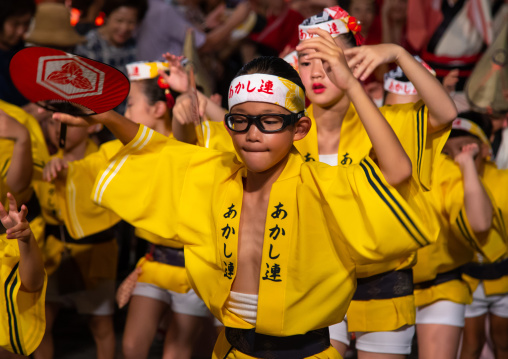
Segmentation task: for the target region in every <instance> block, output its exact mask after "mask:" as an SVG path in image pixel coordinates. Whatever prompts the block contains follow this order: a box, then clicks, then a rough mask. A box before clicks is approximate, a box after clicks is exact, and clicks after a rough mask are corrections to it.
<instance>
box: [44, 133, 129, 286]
mask: <svg viewBox="0 0 508 359" xmlns="http://www.w3.org/2000/svg"><path fill="white" fill-rule="evenodd" d="M97 150H98V147H97V145H96V144H95V143H94V142H93V141H92V140H88V142H87V146H86V151H85V157H86V156H89V155H91V154H93V153H95V152H97ZM55 156H56V157H59V158H62V157H63V152H62V151H61V150H60V151H59V152H58V153H57V154H56V155H55ZM110 156H113V153H110ZM79 162H80V161H76V162H70V163H69V168H68V175H67V179H66V180H65V181H63V180H58V179H57V180H55V181H54V183H48V182H45V181H42V179H41V180H37V181H35V183H34V188H35V190H36V192H37V196H38V197H39V201H40V203H41V207H42V213H43V216H44V218H45V221H46V223H47V224H48V225H57V226H60V225H64V226H65V228H66V229H67V231H68V233H69V235H70V236H71V237H72V238H70V239H75V240H79V239H83V238H85V237H87V236H90V235H94V234H97V233H100V232H102V231H105V230H107V229H109V228H111V227H113V226H114V225H115V224H116V223H117V222H118V221H119V220H120V218H119V217H118V216H117V215H116V214H115V213H113V212H111V211H109V210H107V209H105V208H102V207H99V206H97V205H96V204H95V203H93V202H92V201H91V200H90V193H91V190H92V186H93V184H92V181H91V179H93V178H94V177H93V174H90V173H88V172H87V170H84V169H83V168H82V167H80V165H81V164H80V163H79ZM65 249H67V250H69V251H70V254H71V256H72V257H73V259H74V260H75V262H76V264H77V265H78V267H79V270H80V273H81V275H82V278H83V280H84V284H85V286H86V288H87V289H90V288H93V287H94V286H95V285H96V284H97V281H98V280H100V279H115V278H116V267H117V265H116V263H117V258H118V246H117V242H116V239H114V237H111V240H109V241H106V242H102V243H97V244H75V243H64V242H63V241H61V240H59V239H57V238H56V237H55V236H53V235H48V236H47V237H46V239H45V242H44V246H43V255H44V262H45V263H44V264H45V267H46V270H47V272H48V274H49V275H51V274H53V273H54V272H55V271H56V270H57V268H58V267H59V265H60V262H61V259H62V254H63V252H64V250H65Z"/></svg>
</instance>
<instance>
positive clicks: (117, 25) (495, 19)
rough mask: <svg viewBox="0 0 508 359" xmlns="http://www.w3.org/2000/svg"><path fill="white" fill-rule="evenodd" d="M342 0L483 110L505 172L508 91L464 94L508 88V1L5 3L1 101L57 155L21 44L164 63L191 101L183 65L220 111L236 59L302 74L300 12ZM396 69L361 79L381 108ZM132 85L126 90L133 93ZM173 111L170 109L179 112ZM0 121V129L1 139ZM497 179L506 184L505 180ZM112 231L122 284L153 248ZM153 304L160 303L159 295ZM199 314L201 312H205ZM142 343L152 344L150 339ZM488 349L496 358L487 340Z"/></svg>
mask: <svg viewBox="0 0 508 359" xmlns="http://www.w3.org/2000/svg"><path fill="white" fill-rule="evenodd" d="M337 5H339V6H341V7H342V8H343V9H345V10H347V11H348V12H349V14H350V15H351V17H352V18H354V21H353V26H358V27H357V28H356V30H355V31H357V32H358V37H356V41H357V42H361V43H362V44H365V45H380V44H397V45H399V46H401V47H402V48H404V49H405V50H407V51H408V52H409V53H410V54H411V55H415V56H418V59H419V61H420V62H421V63H423V64H425V66H427V67H428V68H429V70H430V71H432V73H433V74H434V75H435V77H436V78H437V79H438V80H439V81H440V82H441V83H442V84H443V86H444V88H445V89H446V90H447V92H448V93H449V94H450V96H451V98H452V99H453V101H454V102H455V105H456V107H457V109H458V112H462V113H464V112H467V111H472V110H473V111H477V112H481V113H482V116H483V117H484V119H486V120H487V121H488V122H489V123H490V124H489V128H490V131H489V132H490V133H488V137H489V138H488V140H489V141H490V143H491V150H492V153H491V156H490V158H491V159H492V160H493V161H495V162H496V164H497V167H498V168H499V169H507V168H508V99H507V97H506V95H504V96H502V97H501V99H498V98H496V99H493V97H492V96H491V97H492V98H488V99H486V100H485V101H487V102H488V101H490V102H488V104H487V105H485V103H484V102H481V100H478V98H477V97H474V96H476V95H477V94H478V92H481V91H477V92H475V94H471V91H472V89H473V87H474V86H473V85H472V84H471V83H470V82H469V83H468V80H469V79H470V77H471V76H472V74H473V73H475V72H476V74H477V77H478V78H480V80H477V82H478V81H479V82H482V81H484V83H483V84H485V83H487V82H488V83H489V85H488V86H491V90H492V89H493V90H492V91H504V92H503V93H504V94H506V93H508V92H507V91H508V85H507V84H508V76H507V73H506V71H507V70H506V64H507V62H508V60H507V59H506V56H507V55H506V53H507V50H508V46H507V43H506V42H508V37H507V35H506V33H507V32H508V28H507V26H506V24H507V22H508V21H507V20H508V2H507V1H505V0H486V1H476V0H441V1H439V0H226V1H223V0H63V1H59V0H37V1H34V0H0V100H1V101H2V103H3V102H6V103H8V104H11V105H15V106H17V107H20V108H22V109H23V110H24V111H25V112H26V113H28V114H30V115H31V116H33V117H34V118H35V119H37V122H38V123H39V124H40V126H41V128H42V132H43V134H44V137H45V138H46V140H47V143H46V145H47V148H48V152H49V154H50V155H53V154H56V153H57V151H58V148H57V143H55V142H57V141H55V140H54V138H53V140H52V139H51V137H52V136H53V137H55V134H54V133H55V130H54V126H55V124H54V121H53V120H52V119H51V115H52V114H51V112H49V111H45V110H42V109H41V108H40V107H39V106H37V105H36V104H34V103H31V102H30V101H29V100H28V99H26V98H25V97H24V96H23V95H22V94H21V93H20V92H19V91H18V90H17V89H16V87H15V86H14V84H13V81H12V79H11V74H10V72H9V64H10V60H11V59H12V57H13V56H14V55H15V54H16V53H17V52H18V51H19V50H21V49H23V48H25V47H31V46H43V47H50V48H53V49H58V50H63V51H65V52H68V53H72V54H76V55H80V56H83V57H87V58H90V59H93V60H97V61H100V62H103V63H105V64H108V65H110V66H113V67H115V68H116V69H118V70H120V71H121V72H122V73H124V74H125V76H126V77H131V76H132V73H130V74H129V71H128V65H129V64H132V63H134V62H139V61H142V62H144V63H147V62H156V61H159V62H169V63H170V68H171V74H170V75H171V76H172V77H169V80H168V81H169V88H167V90H166V95H168V94H170V95H171V96H172V98H173V100H172V101H175V100H176V102H177V103H179V101H182V102H183V101H186V100H188V97H185V96H181V95H182V94H183V95H185V94H186V92H187V90H188V89H187V77H186V76H182V77H183V78H184V80H181V81H183V82H184V84H182V83H181V82H179V81H180V80H179V77H178V72H179V71H183V69H184V68H188V67H192V68H193V71H194V74H195V78H196V85H197V89H198V90H199V96H204V97H206V98H208V99H209V103H210V106H214V107H213V109H210V108H207V115H209V112H208V111H210V112H211V113H213V111H215V113H219V115H218V117H220V116H222V115H223V113H224V112H222V111H223V110H222V108H227V107H228V105H227V94H228V91H230V88H229V86H230V83H231V81H232V80H233V78H234V77H235V75H236V73H237V72H238V71H239V70H240V69H241V68H242V66H243V65H245V64H246V63H248V62H249V61H251V60H253V59H255V58H257V57H259V56H277V57H281V58H284V59H285V60H286V61H288V62H289V63H290V64H291V65H293V67H295V68H296V69H297V70H298V53H297V52H296V51H295V50H296V47H297V45H298V44H299V43H300V41H301V36H302V35H301V34H300V33H299V25H300V24H302V22H303V21H304V20H305V19H308V18H311V17H313V16H315V15H318V14H321V13H322V11H323V9H324V8H331V7H333V6H337ZM498 36H504V38H505V39H507V40H505V43H501V44H496V43H495V40H496V39H497V38H498ZM496 46H497V47H496ZM492 49H493V50H492ZM496 49H497V50H499V51H501V53H502V54H504V55H502V56H504V57H503V58H502V59H501V60H499V63H497V64H496V63H494V65H492V64H490V63H488V64H481V59H482V57H483V56H484V55H485V54H486V53H487V52H488V51H491V52H492V51H494V50H496ZM502 51H504V53H503V52H502ZM477 65H481V66H477ZM496 66H498V67H499V68H497V67H496ZM499 69H501V72H500V75H499V78H497V79H492V80H490V77H489V76H490V75H489V74H492V73H493V72H494V71H497V70H499ZM399 70H400V69H399ZM173 71H174V73H173ZM389 74H390V75H389ZM403 77H404V74H403V73H402V71H401V70H400V72H399V73H397V66H396V64H393V63H392V64H385V63H383V64H381V65H379V66H377V67H376V68H375V69H373V70H372V71H371V73H370V74H369V76H368V78H366V79H363V81H362V85H363V87H364V89H365V91H366V92H367V93H368V95H369V96H370V97H371V99H372V100H373V101H374V103H375V104H376V105H377V106H378V107H381V106H383V105H384V104H385V100H386V96H387V92H390V90H388V86H389V84H388V81H390V79H392V80H397V81H401V82H404V81H405V82H408V80H407V78H405V79H403ZM477 87H478V86H477ZM477 87H476V88H477ZM136 89H137V87H133V88H131V91H133V90H136ZM468 91H469V92H468ZM394 92H396V91H394ZM485 92H488V91H485ZM482 94H483V93H482ZM180 96H181V97H180ZM481 96H484V97H485V96H487V95H485V94H483V95H481ZM481 96H480V97H481ZM487 97H488V96H487ZM167 98H168V97H166V99H167ZM475 101H476V102H475ZM173 104H174V102H173ZM129 108H130V110H129ZM175 109H176V107H175ZM115 111H117V112H119V113H121V114H124V113H126V111H131V115H132V111H134V109H133V108H132V107H131V105H129V104H128V102H127V101H124V102H123V103H122V104H120V105H119V106H118V107H116V108H115ZM173 115H174V116H177V114H176V113H175V114H173ZM11 116H12V114H11ZM169 128H170V125H169ZM1 129H2V127H1V126H0V137H2V132H1ZM89 135H91V138H93V141H94V143H95V144H96V145H100V144H103V143H106V142H107V141H110V140H114V136H113V135H112V133H111V132H109V131H108V130H107V129H106V128H96V129H94V130H93V131H92V130H90V131H89V132H88V133H84V134H81V135H80V136H85V137H86V138H88V136H89ZM69 136H71V134H69ZM71 141H72V140H71ZM85 142H86V141H85ZM0 150H1V149H0ZM1 165H2V163H0V166H1ZM1 170H2V171H3V169H1ZM1 173H2V176H3V172H1ZM499 186H504V187H507V186H508V183H501V184H499ZM115 231H116V234H115V236H116V238H117V239H118V242H119V249H118V251H119V257H118V266H117V268H115V271H116V269H118V274H117V276H116V278H115V280H116V286H117V285H118V283H120V282H121V281H122V280H124V279H125V278H127V277H128V275H129V273H131V271H132V270H133V269H134V267H135V266H136V263H137V262H138V260H139V259H140V258H143V256H145V253H147V252H150V245H149V244H147V242H144V241H142V240H140V239H139V237H140V236H139V235H137V234H136V235H135V234H134V230H133V228H131V227H130V226H128V225H127V224H125V223H123V222H120V224H117V225H116V226H115ZM113 249H116V247H115V248H113ZM115 264H116V263H115ZM108 288H109V287H108ZM104 290H106V291H108V290H110V289H104ZM112 290H114V288H113V289H112ZM185 300H189V299H184V301H185ZM159 301H162V300H161V299H160V298H159ZM140 305H144V303H140ZM204 310H205V312H206V308H205V309H204ZM57 312H58V311H57V310H54V311H53V312H51V311H50V314H49V315H48V314H46V316H47V318H46V320H48V322H49V323H51V324H52V323H53V322H54V320H55V317H56V313H57ZM106 312H107V311H106ZM106 312H105V313H106ZM154 313H157V314H154V315H161V316H162V314H161V313H165V312H164V311H163V310H162V309H160V308H156V309H154ZM108 315H109V312H108ZM96 317H99V319H97V320H96V321H95V322H92V323H91V329H92V332H93V334H94V338H95V340H96V344H97V347H98V353H99V354H98V358H101V359H102V358H109V354H110V353H111V352H114V350H115V348H114V344H113V348H111V345H112V344H111V340H112V339H111V337H108V335H111V333H112V329H111V327H112V325H113V324H112V322H111V321H107V322H104V321H102V320H101V319H100V317H102V315H101V314H98V315H96ZM198 317H199V315H198ZM201 317H202V318H203V317H206V318H207V323H205V324H203V323H202V322H200V323H199V324H196V323H194V322H189V321H182V322H178V326H179V328H181V327H182V326H185V325H188V326H189V328H190V327H192V328H194V329H192V330H190V329H189V328H187V329H189V330H188V333H189V334H188V336H187V337H185V338H183V339H182V338H181V337H178V335H175V337H174V338H177V337H178V340H181V341H182V342H183V344H181V348H186V349H185V350H190V351H192V348H191V349H189V348H188V343H191V342H193V343H194V345H195V347H194V355H195V357H199V356H200V355H201V356H202V357H206V356H207V355H209V353H210V352H211V348H208V347H206V346H205V345H203V346H202V347H199V345H196V344H195V343H196V341H195V338H193V337H194V336H197V334H196V332H195V331H193V330H195V328H197V327H199V328H200V333H201V332H203V328H206V330H209V331H212V332H213V331H214V330H213V329H211V328H213V324H214V322H213V320H212V318H211V316H210V315H209V313H208V312H206V313H205V314H203V315H202V316H201ZM131 320H134V319H131ZM135 320H141V319H135ZM172 320H174V318H170V317H168V318H166V319H165V320H162V321H161V323H160V324H158V326H160V327H161V328H162V330H166V329H167V330H168V331H170V330H171V329H168V328H172V326H171V325H169V324H168V323H169V322H171V321H172ZM182 323H183V324H182ZM215 324H217V323H215ZM133 326H135V324H132V323H131V327H129V328H130V329H131V330H132V333H131V334H129V333H127V332H126V333H127V334H126V335H132V336H134V335H138V333H139V332H137V331H134V329H132V328H133ZM178 326H177V327H178ZM156 329H157V328H155V329H154V330H156ZM140 330H141V329H140ZM150 330H151V329H150ZM184 332H185V330H184ZM103 333H106V334H105V335H103ZM506 333H508V328H506ZM152 334H153V333H152ZM154 335H155V334H153V335H152V339H153V336H154ZM211 336H212V337H214V335H213V334H212V335H211ZM148 337H150V335H148ZM174 338H173V339H174ZM45 340H46V341H45V342H43V343H44V345H43V346H42V349H39V350H38V352H36V354H35V356H34V358H37V359H39V358H41V359H49V358H51V357H53V354H54V348H53V342H54V345H55V346H58V345H59V343H58V338H50V343H49V344H48V339H47V338H45ZM113 340H114V339H113ZM124 340H125V338H124ZM176 341H177V339H174V340H173V342H171V341H170V342H171V343H175V342H176ZM146 342H150V338H148V339H146ZM202 342H206V340H204V339H203V341H202ZM506 343H508V337H506ZM208 346H209V345H208ZM178 348H180V347H178ZM129 350H131V351H132V352H133V353H134V352H135V351H136V348H133V347H132V346H129V344H128V343H127V344H126V343H125V342H124V344H123V351H124V353H125V352H128V351H129ZM180 350H183V349H180ZM180 353H181V352H180ZM166 354H167V355H169V356H167V357H168V358H170V357H171V358H178V357H182V358H185V357H190V356H188V355H189V353H186V354H181V356H180V355H179V354H178V353H177V354H174V353H173V354H171V353H170V350H169V349H168V351H167V352H166ZM3 355H4V356H5V357H6V358H7V357H9V356H7V354H3V353H2V352H0V358H3V357H4V356H3ZM171 355H173V356H171ZM483 355H485V357H493V354H492V353H491V352H490V351H489V349H488V346H486V347H485V350H484V354H483ZM126 357H127V355H126ZM129 357H132V358H135V357H136V356H135V355H132V356H129ZM165 357H166V356H165ZM111 358H112V357H111Z"/></svg>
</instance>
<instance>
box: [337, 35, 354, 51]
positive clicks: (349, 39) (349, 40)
mask: <svg viewBox="0 0 508 359" xmlns="http://www.w3.org/2000/svg"><path fill="white" fill-rule="evenodd" d="M338 38H339V39H340V40H341V41H342V42H343V43H344V45H346V46H347V47H349V48H353V47H357V46H358V44H357V43H356V37H355V34H353V32H352V31H348V32H346V33H345V34H340V35H339V36H338Z"/></svg>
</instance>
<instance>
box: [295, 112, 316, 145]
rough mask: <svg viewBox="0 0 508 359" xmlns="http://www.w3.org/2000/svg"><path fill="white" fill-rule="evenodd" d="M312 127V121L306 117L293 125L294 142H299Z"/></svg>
mask: <svg viewBox="0 0 508 359" xmlns="http://www.w3.org/2000/svg"><path fill="white" fill-rule="evenodd" d="M311 126H312V121H311V120H310V118H308V117H302V118H301V119H299V120H298V122H297V123H296V124H295V134H294V137H293V140H294V141H299V140H301V139H302V138H304V137H305V136H307V133H309V131H310V128H311Z"/></svg>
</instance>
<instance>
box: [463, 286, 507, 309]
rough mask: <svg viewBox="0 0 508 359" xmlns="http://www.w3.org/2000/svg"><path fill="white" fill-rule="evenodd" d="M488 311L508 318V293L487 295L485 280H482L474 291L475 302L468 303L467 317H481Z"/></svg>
mask: <svg viewBox="0 0 508 359" xmlns="http://www.w3.org/2000/svg"><path fill="white" fill-rule="evenodd" d="M487 313H492V314H494V315H495V316H498V317H501V318H508V294H502V295H485V289H484V288H483V282H480V285H478V287H477V288H476V290H475V291H474V293H473V303H471V304H469V305H466V318H474V317H479V316H481V315H484V314H487Z"/></svg>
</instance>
